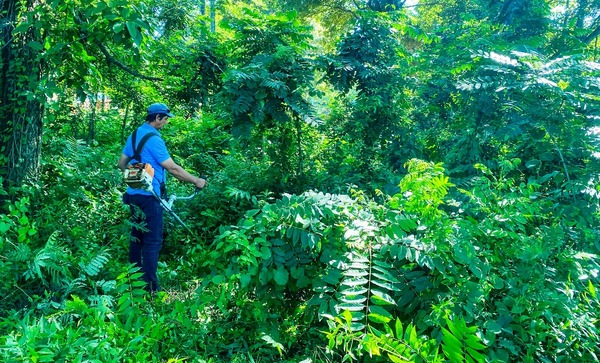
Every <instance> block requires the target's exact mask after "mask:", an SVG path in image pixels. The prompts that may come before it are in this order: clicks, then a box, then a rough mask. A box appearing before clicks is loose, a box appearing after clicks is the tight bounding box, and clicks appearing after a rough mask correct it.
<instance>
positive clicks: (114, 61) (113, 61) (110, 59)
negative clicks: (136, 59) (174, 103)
mask: <svg viewBox="0 0 600 363" xmlns="http://www.w3.org/2000/svg"><path fill="white" fill-rule="evenodd" d="M96 45H97V46H98V48H100V51H101V52H102V54H104V57H105V58H106V62H107V63H108V64H109V65H110V64H114V65H116V66H117V67H119V68H121V69H122V70H124V71H125V72H127V73H129V74H131V75H132V76H135V77H139V78H141V79H145V80H148V81H164V79H162V78H158V77H150V76H146V75H143V74H141V73H140V72H138V71H136V70H134V69H131V68H129V67H128V66H127V65H125V64H123V63H122V62H121V61H119V60H118V59H115V58H114V57H113V56H111V55H110V53H108V49H106V47H105V46H104V44H101V43H96Z"/></svg>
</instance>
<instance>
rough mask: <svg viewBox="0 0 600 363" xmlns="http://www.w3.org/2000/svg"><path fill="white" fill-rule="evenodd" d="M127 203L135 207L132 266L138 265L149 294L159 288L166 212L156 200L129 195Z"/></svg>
mask: <svg viewBox="0 0 600 363" xmlns="http://www.w3.org/2000/svg"><path fill="white" fill-rule="evenodd" d="M123 201H124V202H125V204H128V205H129V206H130V207H131V216H132V222H133V223H134V226H133V227H132V228H131V238H130V240H129V262H131V263H135V264H136V265H137V266H138V267H139V268H140V269H141V270H142V272H143V273H144V281H146V282H147V283H148V290H150V291H156V290H158V289H159V287H158V277H157V276H156V270H157V269H158V255H159V252H160V250H161V248H162V240H163V236H162V233H163V209H162V207H161V206H160V202H159V201H158V200H157V199H156V198H155V197H153V196H148V195H130V194H125V195H124V196H123Z"/></svg>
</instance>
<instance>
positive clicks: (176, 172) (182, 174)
mask: <svg viewBox="0 0 600 363" xmlns="http://www.w3.org/2000/svg"><path fill="white" fill-rule="evenodd" d="M160 165H162V167H163V168H165V170H166V171H168V172H169V173H171V174H172V175H173V176H174V177H175V178H177V179H178V180H181V181H184V182H188V183H192V184H194V185H195V186H196V188H199V189H202V188H204V185H205V184H206V180H204V179H202V178H198V177H196V176H193V175H192V174H190V173H188V172H187V171H185V169H184V168H182V167H181V166H179V165H177V164H175V162H174V161H173V159H172V158H168V159H167V160H165V161H163V162H162V163H160Z"/></svg>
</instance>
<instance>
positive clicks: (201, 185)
mask: <svg viewBox="0 0 600 363" xmlns="http://www.w3.org/2000/svg"><path fill="white" fill-rule="evenodd" d="M194 185H195V186H196V188H198V189H202V188H204V186H205V185H206V180H205V179H202V178H198V179H196V181H195V182H194Z"/></svg>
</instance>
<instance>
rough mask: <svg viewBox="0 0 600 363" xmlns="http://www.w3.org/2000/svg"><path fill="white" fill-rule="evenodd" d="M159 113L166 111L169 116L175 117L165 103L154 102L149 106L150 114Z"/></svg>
mask: <svg viewBox="0 0 600 363" xmlns="http://www.w3.org/2000/svg"><path fill="white" fill-rule="evenodd" d="M158 113H164V114H165V115H167V116H169V117H175V115H173V114H172V113H171V110H169V108H168V107H167V105H165V104H164V103H153V104H151V105H150V106H148V115H156V114H158Z"/></svg>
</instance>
